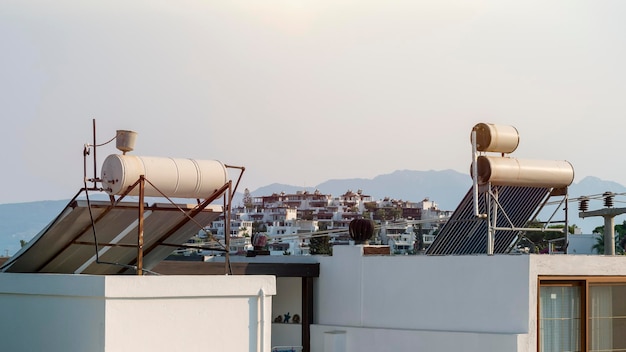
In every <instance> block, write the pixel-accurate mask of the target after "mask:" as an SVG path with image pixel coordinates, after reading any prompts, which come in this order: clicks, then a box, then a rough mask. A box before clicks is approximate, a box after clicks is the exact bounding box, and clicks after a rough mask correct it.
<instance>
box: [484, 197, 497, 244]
mask: <svg viewBox="0 0 626 352" xmlns="http://www.w3.org/2000/svg"><path fill="white" fill-rule="evenodd" d="M489 188H490V189H489V192H488V193H487V194H489V197H488V199H487V200H486V203H489V209H488V214H489V219H487V224H488V225H487V226H489V228H488V230H487V255H493V248H494V242H495V233H494V232H495V227H496V225H497V221H498V189H497V188H496V189H495V192H491V185H489Z"/></svg>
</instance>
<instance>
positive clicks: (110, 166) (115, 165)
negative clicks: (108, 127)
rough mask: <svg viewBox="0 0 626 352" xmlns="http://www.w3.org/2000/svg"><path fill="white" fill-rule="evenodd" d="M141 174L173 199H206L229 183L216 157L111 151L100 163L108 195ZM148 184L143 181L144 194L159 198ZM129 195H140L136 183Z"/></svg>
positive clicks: (132, 181)
mask: <svg viewBox="0 0 626 352" xmlns="http://www.w3.org/2000/svg"><path fill="white" fill-rule="evenodd" d="M141 175H144V177H145V178H146V180H148V181H149V182H150V183H152V184H153V185H154V186H155V187H156V188H158V190H160V191H161V192H163V194H164V195H166V196H168V197H173V198H196V199H206V198H208V197H209V196H211V195H212V194H213V193H214V192H215V191H216V190H217V189H219V188H221V187H222V186H224V185H225V184H226V183H227V182H228V172H227V170H226V167H225V166H224V164H222V163H221V162H219V161H217V160H194V159H176V158H163V157H149V156H136V155H119V154H111V155H109V156H108V157H107V158H106V159H105V160H104V163H103V164H102V172H101V180H102V186H103V188H104V190H105V191H106V192H107V193H109V194H111V195H120V194H123V193H124V192H125V191H126V190H127V188H128V187H129V186H132V185H133V184H135V182H137V181H138V180H139V177H140V176H141ZM150 183H148V182H146V183H145V189H144V195H145V196H147V197H162V196H163V195H162V194H161V193H160V192H159V191H158V190H157V189H155V188H154V187H152V186H151V185H150ZM128 195H133V196H136V195H139V186H137V187H135V188H134V189H133V190H132V191H131V192H130V193H128Z"/></svg>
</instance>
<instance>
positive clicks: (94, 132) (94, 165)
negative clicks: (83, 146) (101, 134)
mask: <svg viewBox="0 0 626 352" xmlns="http://www.w3.org/2000/svg"><path fill="white" fill-rule="evenodd" d="M97 145H98V144H97V143H96V119H93V188H96V180H97V179H98V174H97V172H98V171H97V166H96V149H98V147H97Z"/></svg>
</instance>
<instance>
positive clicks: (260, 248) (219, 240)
mask: <svg viewBox="0 0 626 352" xmlns="http://www.w3.org/2000/svg"><path fill="white" fill-rule="evenodd" d="M451 213H452V211H449V210H442V209H439V207H438V205H437V203H435V202H434V201H432V200H430V199H428V198H425V199H423V200H421V201H419V202H412V201H404V200H397V199H390V198H388V197H386V198H384V199H380V200H375V199H373V197H371V196H369V195H367V194H365V193H364V192H363V190H357V191H356V192H354V191H352V190H347V191H346V192H345V193H344V194H342V195H339V196H333V195H332V194H324V193H322V192H320V191H319V190H315V191H314V192H308V191H297V192H296V193H293V194H288V193H285V192H281V193H274V194H271V195H266V196H254V197H253V196H251V195H250V192H249V190H247V189H246V190H245V191H244V197H243V204H240V205H238V206H234V207H233V208H232V211H231V221H230V231H229V232H230V238H229V245H228V247H229V248H228V251H229V253H230V254H231V255H247V256H251V255H252V256H254V255H257V254H265V255H310V254H329V253H330V250H331V247H332V246H333V245H343V244H349V243H350V237H349V235H348V225H349V224H350V222H351V221H352V220H354V219H359V218H364V219H370V220H373V221H374V222H375V223H376V228H377V231H376V233H375V237H374V238H373V239H372V240H371V241H370V244H380V245H388V246H389V247H390V249H391V252H392V253H394V254H403V255H414V254H420V253H423V251H424V250H425V249H426V248H428V246H429V245H430V244H431V243H432V242H433V240H434V238H435V235H436V233H437V231H438V229H439V228H440V227H441V226H442V225H443V224H444V223H445V221H446V220H447V219H448V218H449V217H450V215H451ZM226 231H227V230H226V224H225V216H224V214H222V215H221V216H220V217H219V218H218V219H216V220H215V221H213V222H212V223H211V225H210V226H209V227H206V228H204V229H203V230H201V231H199V233H198V235H197V236H195V237H194V238H191V239H190V240H189V244H190V245H197V246H199V247H202V248H204V249H193V248H192V249H190V248H184V249H180V250H179V251H177V252H176V254H177V255H186V256H192V255H220V254H222V253H223V252H224V248H225V245H226V241H225V235H226ZM206 248H211V249H206ZM213 248H216V249H218V250H214V249H213ZM220 249H221V250H220Z"/></svg>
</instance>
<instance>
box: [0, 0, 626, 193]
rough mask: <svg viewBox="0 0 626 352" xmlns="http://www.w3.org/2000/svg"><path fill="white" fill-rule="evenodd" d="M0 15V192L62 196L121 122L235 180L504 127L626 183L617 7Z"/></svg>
mask: <svg viewBox="0 0 626 352" xmlns="http://www.w3.org/2000/svg"><path fill="white" fill-rule="evenodd" d="M0 8H1V9H0V117H1V119H0V121H1V122H0V123H1V124H2V125H1V128H0V133H1V138H0V150H1V151H0V153H1V154H0V155H1V156H2V157H1V160H2V164H3V167H2V170H3V171H4V172H3V173H2V176H0V180H1V182H0V203H19V202H30V201H40V200H56V199H69V198H72V197H73V196H74V195H75V194H76V193H77V192H78V190H79V189H80V188H81V187H82V186H83V179H84V177H83V174H84V168H83V165H84V164H83V147H84V145H85V144H86V143H92V142H93V133H94V128H93V126H94V123H95V126H96V129H95V131H96V140H97V141H98V142H104V141H107V140H109V139H110V138H112V137H113V136H115V131H116V130H120V129H121V130H133V131H136V132H137V133H138V136H137V143H136V146H135V150H134V151H133V152H132V153H134V154H136V155H141V156H162V157H176V158H193V159H200V160H204V159H209V160H220V161H221V162H223V163H225V164H229V165H235V166H243V167H245V168H246V171H245V173H244V174H243V177H242V180H241V185H240V190H243V189H244V188H249V189H250V190H251V191H254V190H255V189H257V188H259V187H262V186H265V185H268V184H271V183H285V184H290V185H296V186H306V187H312V186H315V185H317V184H319V183H322V182H324V181H326V180H329V179H345V178H373V177H375V176H377V175H381V174H387V173H391V172H393V171H396V170H424V171H426V170H446V169H452V170H456V171H459V172H463V173H468V172H469V168H470V163H471V146H470V142H469V141H470V137H469V136H470V132H471V129H472V127H473V126H474V125H475V124H477V123H481V122H485V123H494V124H502V125H510V126H514V127H515V128H517V130H518V131H519V134H520V145H519V147H518V149H517V150H516V151H515V152H514V153H513V154H512V156H514V157H517V158H520V159H522V158H523V159H547V160H567V161H569V162H570V163H572V165H573V167H574V169H575V175H576V176H575V182H578V181H580V180H581V179H582V178H584V177H586V176H595V177H599V178H601V179H604V180H610V181H615V182H618V183H621V184H626V176H624V175H625V173H626V163H624V162H623V150H624V147H623V143H624V142H623V138H622V136H623V135H624V133H625V131H626V119H625V118H624V113H625V111H626V99H625V98H624V92H626V68H625V67H626V36H625V35H624V33H626V22H625V21H624V20H623V19H624V17H625V15H626V2H623V1H618V0H615V1H580V0H566V1H543V0H542V1H535V0H529V1H511V0H494V1H489V0H476V1H466V0H438V1H419V0H410V1H396V0H390V1H367V0H359V1H356V0H311V1H307V0H281V1H278V0H264V1H241V0H232V1H231V0H229V1H213V0H202V1H191V0H183V1H159V0H151V1H132V0H130V1H128V0H125V1H117V0H112V1H111V0H107V1H97V0H96V1H79V0H77V1H69V0H59V1H39V0H32V1H21V0H4V1H2V3H1V4H0ZM113 153H118V151H117V150H116V149H115V148H114V143H113V144H110V145H106V146H102V147H99V148H98V149H97V155H98V158H99V159H98V160H97V161H96V164H97V167H98V168H99V167H100V164H98V163H99V162H101V161H102V160H104V157H105V156H106V155H108V154H113ZM89 162H92V161H91V160H89ZM92 176H93V166H91V164H90V165H89V166H88V177H92ZM229 176H230V177H231V178H232V179H233V180H236V179H237V177H238V172H236V171H233V172H231V173H230V174H229Z"/></svg>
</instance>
